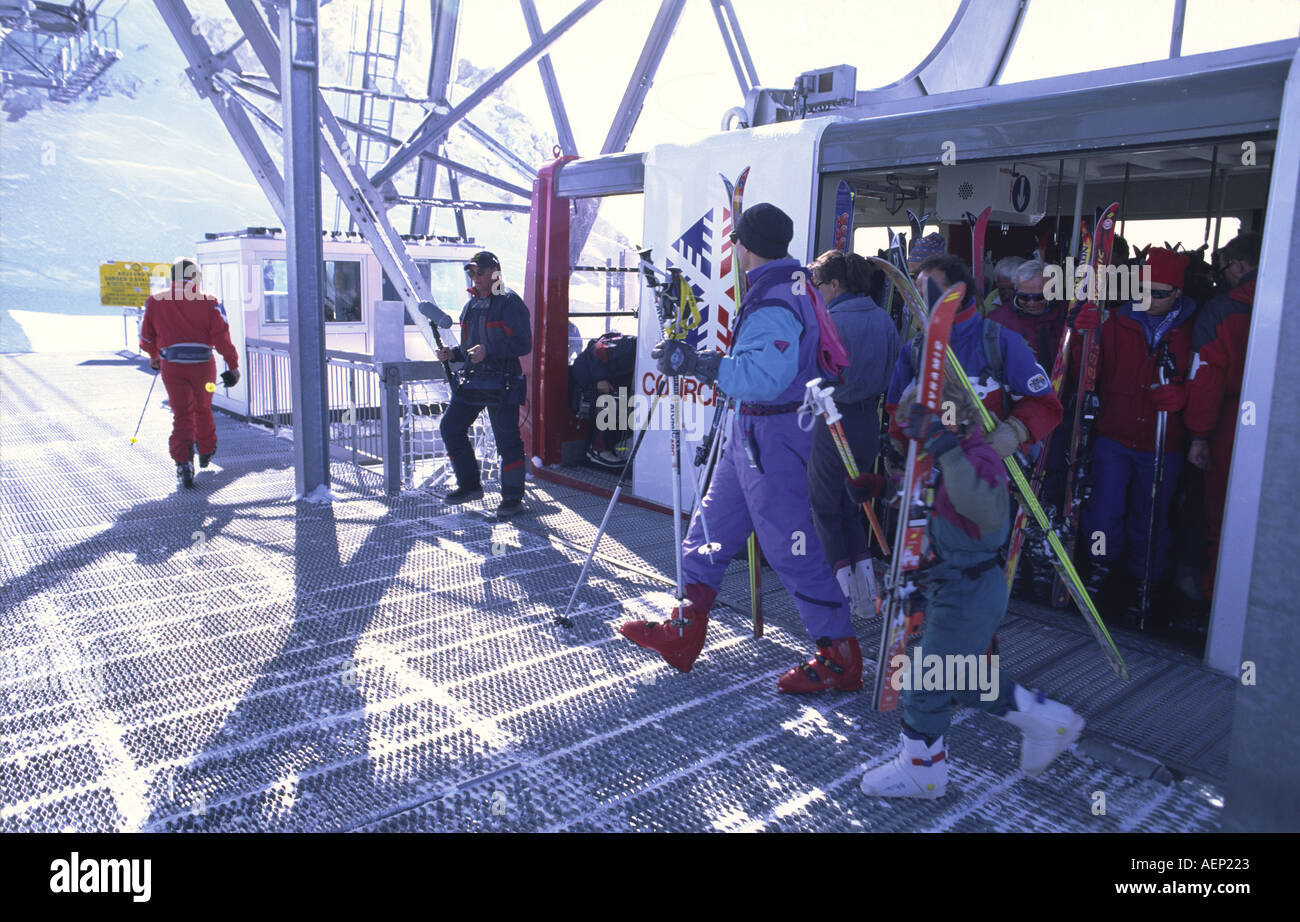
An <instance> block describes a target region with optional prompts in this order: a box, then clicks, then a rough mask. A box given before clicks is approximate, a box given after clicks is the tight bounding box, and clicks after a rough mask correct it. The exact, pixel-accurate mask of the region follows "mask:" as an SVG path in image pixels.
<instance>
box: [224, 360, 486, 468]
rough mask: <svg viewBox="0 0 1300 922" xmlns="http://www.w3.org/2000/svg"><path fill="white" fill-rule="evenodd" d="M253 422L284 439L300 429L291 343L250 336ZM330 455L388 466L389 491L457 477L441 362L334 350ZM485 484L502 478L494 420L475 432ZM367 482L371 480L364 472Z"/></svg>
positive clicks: (360, 464)
mask: <svg viewBox="0 0 1300 922" xmlns="http://www.w3.org/2000/svg"><path fill="white" fill-rule="evenodd" d="M246 345H247V355H248V362H247V364H248V368H247V369H246V374H247V387H248V419H249V422H252V423H257V424H261V425H264V426H267V427H268V428H270V429H271V431H272V432H273V433H275V434H276V435H277V436H279V435H280V434H281V433H282V431H283V432H284V433H285V434H286V435H287V436H291V435H292V432H293V397H292V389H291V379H290V371H289V367H290V366H289V349H288V346H287V344H285V343H282V342H274V341H270V340H260V339H249V340H247V341H246ZM325 361H326V373H325V374H326V381H325V383H326V394H327V397H328V400H329V411H328V412H329V444H330V457H331V458H333V459H335V460H339V461H344V462H346V463H350V464H352V465H353V466H354V467H355V468H356V469H357V471H358V474H360V473H361V472H368V471H369V470H370V469H372V468H374V467H376V466H382V468H383V477H384V487H385V490H386V491H387V492H389V493H396V492H397V491H399V490H401V489H403V488H405V489H416V488H419V489H425V488H437V487H442V486H444V485H446V484H448V483H449V482H450V480H451V477H452V472H451V465H450V463H449V462H448V460H447V451H446V446H445V445H444V444H443V442H442V437H441V435H440V434H439V432H438V422H439V420H440V419H441V418H442V413H443V411H444V410H445V409H446V407H447V402H448V399H449V391H448V388H447V382H446V380H445V378H444V376H443V370H442V365H441V364H440V363H438V362H383V363H376V362H375V361H374V359H373V358H372V357H371V356H368V355H360V354H358V353H354V352H342V351H339V350H334V349H330V350H326V352H325ZM470 438H471V443H472V444H473V446H474V451H475V454H476V455H477V456H478V458H479V463H480V466H481V468H482V479H483V481H484V482H487V481H490V480H496V479H497V478H498V477H499V476H500V459H499V458H498V457H497V454H496V444H495V442H494V441H493V438H492V431H491V427H490V424H489V423H488V420H487V414H486V413H483V414H480V416H479V417H478V419H477V420H476V421H475V423H474V427H473V429H472V430H471V433H470ZM358 481H359V482H363V483H364V478H362V477H360V476H359V477H358Z"/></svg>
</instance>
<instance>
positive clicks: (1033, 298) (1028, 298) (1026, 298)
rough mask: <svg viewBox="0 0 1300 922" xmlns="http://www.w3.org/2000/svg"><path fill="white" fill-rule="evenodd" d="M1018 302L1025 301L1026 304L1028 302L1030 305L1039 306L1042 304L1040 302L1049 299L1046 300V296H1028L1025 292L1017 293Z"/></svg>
mask: <svg viewBox="0 0 1300 922" xmlns="http://www.w3.org/2000/svg"><path fill="white" fill-rule="evenodd" d="M1016 300H1017V301H1025V302H1027V303H1029V304H1037V303H1038V302H1040V301H1046V300H1047V298H1046V296H1044V295H1031V294H1027V293H1026V292H1023V291H1017V292H1016Z"/></svg>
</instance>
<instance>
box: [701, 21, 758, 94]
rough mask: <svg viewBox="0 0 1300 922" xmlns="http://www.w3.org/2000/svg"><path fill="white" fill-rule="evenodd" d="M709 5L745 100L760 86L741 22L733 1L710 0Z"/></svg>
mask: <svg viewBox="0 0 1300 922" xmlns="http://www.w3.org/2000/svg"><path fill="white" fill-rule="evenodd" d="M709 3H710V5H711V6H712V7H713V18H714V19H716V20H717V21H718V31H719V32H720V33H721V34H722V44H723V45H724V46H725V47H726V49H727V57H728V58H730V59H731V69H732V70H733V71H735V74H736V82H737V83H739V84H740V95H741V97H742V98H743V97H744V96H746V95H748V93H749V91H750V90H751V89H753V88H754V87H755V86H757V85H758V74H757V73H755V72H754V62H753V61H752V60H751V59H750V57H749V48H748V47H746V45H745V37H744V36H743V35H741V34H740V22H739V21H738V20H737V19H736V11H735V10H734V9H733V8H732V6H731V0H709Z"/></svg>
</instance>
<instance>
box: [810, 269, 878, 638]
mask: <svg viewBox="0 0 1300 922" xmlns="http://www.w3.org/2000/svg"><path fill="white" fill-rule="evenodd" d="M810 269H811V273H812V284H813V285H814V286H815V287H816V289H817V291H818V293H819V294H820V295H821V296H822V300H823V301H825V302H826V310H827V313H828V314H829V315H830V318H831V320H832V321H834V323H835V329H836V330H837V331H838V333H839V335H840V341H841V342H842V343H843V344H844V347H845V348H846V349H847V350H848V353H849V367H848V368H846V369H844V371H843V372H841V373H840V377H839V380H836V381H830V382H828V383H830V384H832V385H834V387H835V393H834V395H833V399H834V401H835V406H836V408H837V409H838V410H839V411H840V414H841V416H842V417H843V419H842V420H841V421H840V425H841V426H842V427H843V429H844V435H845V437H846V438H847V440H848V443H849V450H850V451H852V452H853V457H854V459H855V460H856V461H857V463H858V464H859V465H860V466H861V467H863V468H869V467H870V466H871V463H872V462H873V461H874V460H875V458H876V455H877V454H878V453H879V449H880V446H879V444H878V443H879V439H880V415H879V414H880V398H881V397H882V396H883V395H884V393H885V386H886V385H887V384H888V383H889V375H890V373H891V372H892V371H893V368H894V362H895V360H896V359H897V358H898V331H897V330H896V329H894V324H893V322H892V321H891V320H890V319H889V314H887V313H885V311H884V309H883V308H881V307H880V306H879V305H878V304H876V302H875V301H873V300H872V299H871V298H870V297H869V296H868V295H867V294H866V292H867V291H869V290H870V289H871V287H872V285H871V283H872V274H873V273H874V271H875V270H873V269H872V268H871V264H870V263H868V262H867V261H866V260H865V259H863V258H862V257H861V256H859V255H857V254H856V253H850V254H848V255H845V254H844V253H842V252H840V251H839V250H827V251H826V252H825V253H823V254H822V255H821V256H818V257H817V259H815V260H814V261H813V264H812V266H811V267H810ZM843 481H844V462H843V461H842V460H841V459H840V455H839V451H838V450H837V449H836V447H835V442H834V440H833V438H832V436H831V432H830V429H828V428H827V426H826V419H825V417H822V416H817V417H816V418H815V419H814V421H813V436H812V454H811V456H810V457H809V459H808V496H809V499H810V501H811V503H812V517H813V526H814V527H815V528H816V529H817V537H818V539H820V541H821V544H822V549H823V550H824V551H825V552H826V560H827V562H828V563H829V564H830V565H831V570H832V571H833V572H834V574H835V580H836V582H838V583H839V584H840V590H841V591H842V592H843V593H844V595H845V596H846V597H847V598H848V599H849V600H850V603H851V605H850V607H851V609H852V610H853V613H854V614H856V615H859V616H860V617H864V618H868V617H871V615H872V614H874V609H873V602H874V600H875V598H876V580H875V574H874V572H873V571H872V562H871V561H872V557H871V548H870V544H869V542H868V539H867V532H866V529H865V528H864V527H863V524H862V511H861V507H860V506H858V505H856V504H854V503H853V502H851V501H850V500H849V497H848V495H847V494H846V493H845V492H844V485H843Z"/></svg>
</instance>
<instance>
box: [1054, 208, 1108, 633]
mask: <svg viewBox="0 0 1300 922" xmlns="http://www.w3.org/2000/svg"><path fill="white" fill-rule="evenodd" d="M1118 212H1119V202H1112V203H1111V205H1110V207H1108V208H1107V209H1106V210H1105V211H1103V212H1102V213H1101V218H1100V219H1099V220H1098V221H1097V233H1096V239H1095V241H1094V244H1093V251H1092V266H1093V275H1092V279H1091V288H1090V290H1089V292H1088V293H1089V295H1091V297H1090V298H1089V303H1090V302H1091V301H1092V300H1093V299H1094V298H1095V299H1096V300H1097V302H1099V303H1104V299H1102V298H1100V297H1097V294H1098V292H1097V280H1098V271H1099V270H1100V269H1102V268H1103V267H1105V266H1108V265H1110V253H1111V248H1112V246H1113V245H1114V243H1115V216H1116V214H1118ZM1084 306H1085V307H1087V306H1088V304H1085V305H1084ZM1105 319H1106V318H1105V311H1103V312H1102V320H1103V321H1105ZM1100 332H1101V331H1100V330H1085V331H1084V332H1083V346H1082V357H1081V358H1080V360H1079V387H1078V390H1076V391H1075V395H1074V426H1073V429H1072V432H1071V435H1070V468H1069V473H1068V475H1067V479H1066V481H1065V501H1064V504H1063V506H1062V508H1061V513H1062V516H1063V517H1064V518H1065V520H1066V523H1065V528H1064V534H1063V535H1062V536H1061V543H1062V544H1063V545H1064V546H1065V550H1066V551H1067V552H1068V553H1069V555H1070V558H1071V559H1073V558H1074V544H1075V540H1076V539H1077V538H1078V534H1079V510H1080V509H1082V508H1083V504H1084V502H1085V501H1086V500H1087V499H1088V495H1089V494H1090V493H1091V492H1092V478H1091V464H1090V461H1091V451H1092V425H1093V423H1094V422H1095V421H1096V419H1097V394H1096V388H1097V365H1098V363H1099V362H1100V361H1101V336H1100V335H1099V334H1100ZM1069 599H1070V596H1069V590H1067V589H1066V587H1065V584H1064V583H1063V582H1062V581H1061V580H1060V579H1059V578H1058V579H1057V580H1056V583H1055V586H1054V587H1053V590H1052V604H1053V605H1055V606H1056V607H1057V608H1063V607H1065V605H1067V604H1068V603H1069Z"/></svg>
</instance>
